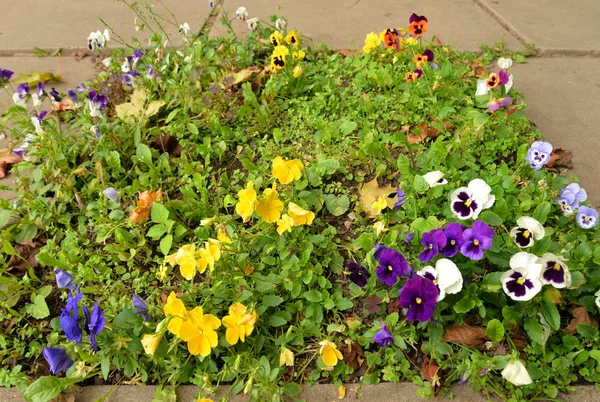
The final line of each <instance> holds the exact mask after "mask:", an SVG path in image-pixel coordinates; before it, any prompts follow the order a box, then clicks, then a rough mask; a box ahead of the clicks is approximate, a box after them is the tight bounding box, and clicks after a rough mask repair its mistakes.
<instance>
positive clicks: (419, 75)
mask: <svg viewBox="0 0 600 402" xmlns="http://www.w3.org/2000/svg"><path fill="white" fill-rule="evenodd" d="M413 74H414V75H415V76H416V77H417V78H421V77H422V76H423V70H421V69H420V68H417V69H415V71H413Z"/></svg>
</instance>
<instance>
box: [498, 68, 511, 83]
mask: <svg viewBox="0 0 600 402" xmlns="http://www.w3.org/2000/svg"><path fill="white" fill-rule="evenodd" d="M498 78H499V80H500V81H499V82H498V84H499V85H502V86H504V85H506V84H508V81H510V77H509V76H508V74H506V71H504V70H500V72H499V73H498Z"/></svg>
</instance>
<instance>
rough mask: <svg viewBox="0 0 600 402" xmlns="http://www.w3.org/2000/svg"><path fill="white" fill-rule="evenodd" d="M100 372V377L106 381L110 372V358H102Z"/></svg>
mask: <svg viewBox="0 0 600 402" xmlns="http://www.w3.org/2000/svg"><path fill="white" fill-rule="evenodd" d="M100 370H101V371H102V377H103V378H104V380H106V379H107V378H108V372H109V370H110V357H108V356H104V357H102V362H101V363H100Z"/></svg>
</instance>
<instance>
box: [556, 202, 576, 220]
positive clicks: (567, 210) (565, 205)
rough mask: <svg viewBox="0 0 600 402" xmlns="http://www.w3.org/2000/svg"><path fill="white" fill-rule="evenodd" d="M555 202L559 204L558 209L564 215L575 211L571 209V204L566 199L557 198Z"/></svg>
mask: <svg viewBox="0 0 600 402" xmlns="http://www.w3.org/2000/svg"><path fill="white" fill-rule="evenodd" d="M556 203H557V204H558V205H559V206H560V209H561V211H562V212H563V214H564V215H565V216H569V215H573V213H575V210H574V209H573V207H572V206H571V204H569V201H568V200H567V199H565V198H557V199H556Z"/></svg>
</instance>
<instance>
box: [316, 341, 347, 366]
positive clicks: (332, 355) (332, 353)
mask: <svg viewBox="0 0 600 402" xmlns="http://www.w3.org/2000/svg"><path fill="white" fill-rule="evenodd" d="M319 345H321V349H319V354H320V355H321V359H322V360H323V364H325V365H326V366H328V367H333V366H335V365H336V364H337V363H338V361H340V360H344V357H343V356H342V353H341V352H340V351H339V350H338V348H337V346H336V344H335V343H333V342H331V341H321V342H319Z"/></svg>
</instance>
